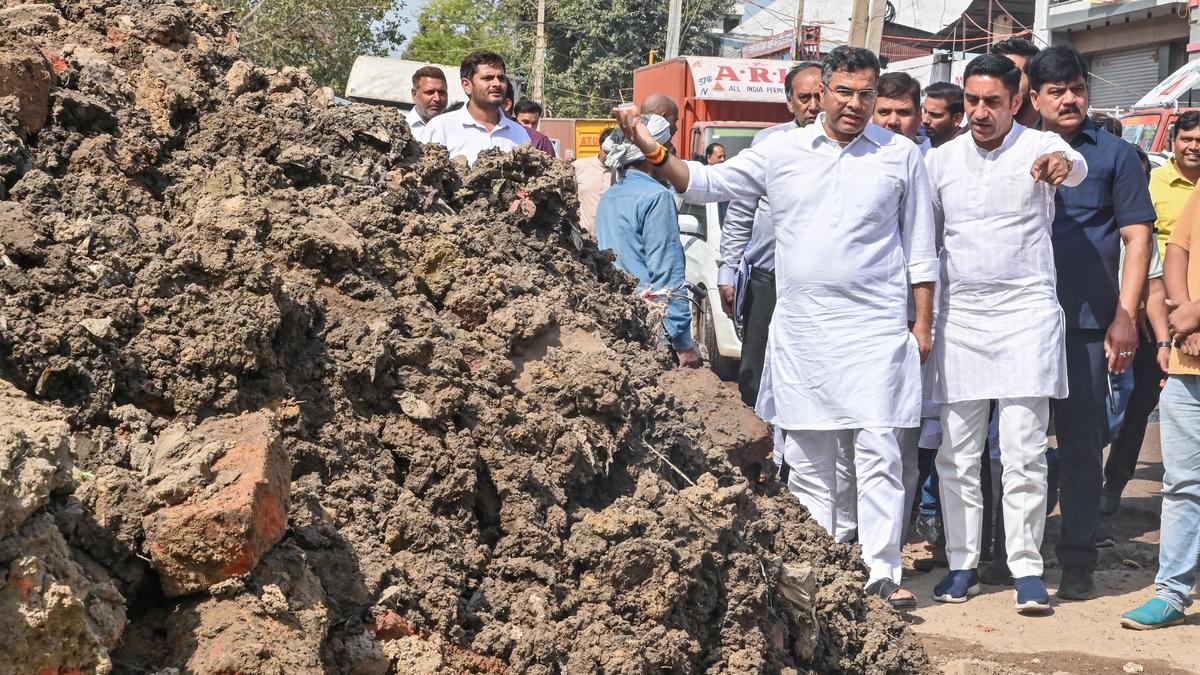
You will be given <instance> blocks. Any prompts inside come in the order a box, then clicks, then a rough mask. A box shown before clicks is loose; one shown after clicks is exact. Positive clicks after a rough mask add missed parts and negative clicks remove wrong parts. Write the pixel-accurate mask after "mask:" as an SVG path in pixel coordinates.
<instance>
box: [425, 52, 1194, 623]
mask: <svg viewBox="0 0 1200 675" xmlns="http://www.w3.org/2000/svg"><path fill="white" fill-rule="evenodd" d="M880 71H881V68H880V63H879V60H878V59H877V57H876V56H875V55H874V54H873V53H871V52H870V51H868V50H865V49H858V48H850V47H839V48H837V49H834V50H833V51H832V52H831V53H829V54H828V55H827V56H826V57H825V58H824V59H823V60H822V61H821V62H819V63H817V62H805V63H800V64H798V65H796V66H795V67H794V68H793V69H792V70H791V71H790V72H789V73H788V75H787V78H786V82H785V94H786V103H787V107H788V110H789V111H790V113H791V114H792V117H793V119H792V120H791V121H788V122H785V123H783V124H779V125H776V126H772V127H769V128H766V129H763V130H762V131H760V132H759V133H758V134H757V136H756V137H755V138H754V140H753V143H752V144H751V146H750V147H749V148H748V149H746V150H744V151H742V152H740V153H738V154H737V155H736V156H733V157H727V156H726V155H725V148H724V147H722V146H720V145H719V144H713V145H710V146H708V147H707V148H705V151H704V155H703V161H683V160H681V159H678V158H676V157H675V156H674V152H673V148H672V147H671V138H672V137H674V136H675V135H676V133H677V131H678V129H677V125H678V107H677V104H676V102H674V101H671V100H670V99H669V98H667V97H665V96H662V95H653V96H651V97H649V98H647V99H646V100H645V101H644V102H643V105H642V108H641V110H640V111H639V110H638V109H637V108H636V107H633V106H621V107H619V108H615V109H614V114H615V116H616V118H617V120H618V125H619V128H618V129H615V130H610V131H609V132H606V133H605V135H604V136H603V137H602V144H601V152H600V155H599V157H597V158H586V159H579V160H576V162H575V167H576V174H577V177H578V182H579V191H580V197H581V222H582V224H583V226H584V228H585V229H588V230H590V231H593V232H594V234H595V237H596V239H597V242H598V243H599V245H600V247H601V248H604V249H611V250H613V251H614V252H615V254H616V260H617V264H618V265H619V266H621V267H622V268H624V269H625V270H627V271H629V272H630V273H631V274H633V275H635V276H637V277H638V278H639V280H640V281H641V284H642V286H643V287H644V288H646V289H647V291H648V292H653V293H654V294H655V295H658V296H660V297H662V298H664V299H665V301H666V303H667V308H666V313H665V318H664V319H663V322H662V323H663V333H664V335H665V337H666V340H667V342H668V343H669V345H670V346H671V348H672V350H673V351H674V353H675V355H676V358H677V359H678V362H679V364H680V365H681V366H696V365H699V364H700V363H701V357H700V354H699V352H698V350H697V348H696V345H695V343H694V341H693V338H692V331H691V315H690V308H689V303H688V300H687V292H686V289H684V288H683V286H684V284H683V280H684V256H683V249H682V246H681V244H680V240H679V226H678V211H677V197H678V196H679V195H682V199H683V200H686V201H688V202H692V203H710V202H718V203H726V202H727V203H728V204H729V206H728V212H727V213H726V214H725V216H724V218H723V226H722V237H721V242H720V257H721V260H720V261H719V263H720V265H719V273H718V277H719V278H718V283H719V289H720V296H721V301H722V308H723V310H724V311H725V312H726V313H728V314H729V315H730V316H731V317H734V318H735V320H737V321H738V322H739V323H741V324H742V326H743V327H744V332H743V348H742V359H741V365H740V372H739V374H738V387H739V390H740V392H741V394H742V397H743V399H744V400H745V401H746V403H747V404H748V405H751V406H753V407H754V409H755V410H756V412H757V413H758V414H759V415H760V416H761V417H762V418H763V419H764V420H766V421H767V422H769V423H770V424H771V425H773V427H774V428H775V429H776V442H775V445H776V447H775V461H776V463H777V465H778V467H779V469H780V477H781V479H782V480H783V481H785V482H786V485H787V487H788V489H789V491H791V492H792V494H794V495H795V496H796V498H797V499H798V500H799V501H800V502H801V503H802V504H803V505H804V506H805V507H806V508H807V510H808V511H809V513H810V514H811V516H812V517H813V518H814V519H815V520H816V521H817V522H819V523H820V524H821V525H822V526H823V527H824V528H825V529H826V530H828V531H829V533H830V534H831V536H833V537H834V539H835V540H837V541H840V542H848V541H857V542H858V543H859V544H860V546H861V549H862V554H863V559H864V562H865V564H866V567H867V569H868V571H869V579H868V581H867V588H868V590H869V591H870V592H872V593H874V594H877V595H878V596H879V597H881V598H884V599H885V600H886V601H887V602H889V603H890V604H891V605H892V606H894V607H896V608H897V609H899V610H907V609H911V608H913V607H915V606H916V599H915V598H914V597H913V595H912V594H911V593H910V592H908V591H907V590H905V589H904V588H902V586H901V582H902V579H901V562H900V550H901V545H902V543H903V541H904V540H905V537H906V536H907V530H908V525H909V523H910V520H911V519H912V514H913V512H914V507H915V511H916V522H917V524H918V528H917V529H918V531H919V532H920V533H921V534H923V535H924V536H925V537H926V538H927V540H928V541H929V548H930V550H931V554H932V555H931V558H930V559H929V560H928V561H924V562H925V563H926V568H930V567H932V566H936V565H938V564H944V565H946V566H948V567H949V571H948V573H947V574H946V575H945V577H944V578H943V579H942V580H941V581H940V582H939V583H938V584H937V585H936V587H935V589H934V598H935V599H936V600H938V601H942V602H964V601H966V600H967V599H968V598H970V597H971V596H973V595H975V594H977V593H979V591H980V587H981V584H982V583H988V584H1002V585H1011V586H1013V587H1014V602H1015V607H1016V609H1017V611H1019V612H1021V613H1042V612H1046V611H1048V610H1049V609H1050V606H1051V605H1050V597H1049V592H1048V590H1047V587H1046V585H1045V583H1044V581H1043V578H1042V577H1043V571H1044V567H1045V566H1044V561H1043V559H1042V555H1041V546H1042V538H1043V532H1044V528H1045V522H1046V517H1047V514H1048V513H1050V512H1051V511H1052V510H1053V509H1054V508H1055V506H1056V505H1057V506H1058V507H1059V508H1060V509H1061V523H1062V526H1061V533H1060V536H1059V541H1058V542H1057V543H1056V546H1055V555H1056V558H1057V561H1058V565H1059V567H1061V569H1062V576H1061V579H1060V581H1059V583H1058V588H1057V592H1056V594H1057V596H1058V598H1060V599H1063V600H1084V599H1088V598H1091V597H1094V595H1095V594H1096V587H1095V580H1094V571H1095V568H1096V565H1097V561H1098V548H1102V547H1105V546H1111V545H1113V543H1114V540H1115V537H1114V536H1113V534H1112V532H1111V529H1110V528H1109V526H1108V523H1109V522H1110V521H1111V519H1112V518H1113V517H1114V514H1116V513H1117V511H1118V508H1119V505H1120V498H1121V493H1122V491H1123V489H1124V487H1125V485H1126V484H1127V483H1128V481H1129V480H1130V478H1131V477H1132V475H1133V470H1134V468H1135V466H1136V463H1137V456H1138V452H1139V450H1140V447H1141V444H1142V440H1143V437H1144V435H1145V431H1146V423H1147V419H1148V417H1149V415H1150V413H1151V411H1152V410H1153V409H1154V408H1155V407H1156V406H1158V407H1159V408H1160V410H1161V437H1162V452H1163V465H1164V470H1165V477H1164V485H1163V514H1162V527H1161V545H1160V569H1159V573H1158V576H1157V579H1156V587H1157V594H1156V596H1155V597H1154V598H1152V599H1150V600H1149V601H1147V602H1146V603H1144V604H1143V605H1141V606H1139V607H1137V608H1135V609H1132V610H1130V611H1128V612H1126V613H1125V614H1123V615H1122V618H1121V621H1122V624H1123V625H1125V626H1128V627H1131V628H1138V629H1149V628H1159V627H1163V626H1169V625H1175V624H1178V623H1182V622H1183V621H1184V610H1185V609H1186V607H1187V606H1188V605H1189V604H1190V599H1189V595H1190V592H1191V589H1192V587H1193V585H1194V584H1195V581H1196V577H1195V569H1196V562H1197V558H1198V556H1200V260H1198V261H1196V262H1192V261H1191V259H1190V256H1189V251H1190V243H1191V241H1192V237H1193V234H1200V199H1198V198H1197V197H1196V196H1195V186H1196V181H1197V180H1198V179H1200V114H1197V113H1195V112H1188V113H1185V114H1183V115H1181V116H1180V117H1179V118H1178V121H1177V123H1176V125H1175V129H1174V132H1173V133H1174V136H1173V151H1174V155H1173V157H1172V158H1171V159H1170V160H1169V161H1168V162H1167V163H1166V165H1164V166H1162V167H1160V168H1158V169H1155V170H1154V171H1153V172H1151V171H1150V169H1149V164H1148V162H1147V159H1146V157H1145V155H1144V153H1141V152H1140V150H1139V149H1137V148H1136V147H1135V146H1133V145H1131V144H1129V143H1126V142H1125V141H1124V140H1122V139H1121V138H1120V137H1119V129H1116V131H1117V132H1118V133H1117V134H1113V133H1110V132H1109V131H1105V130H1104V129H1103V128H1102V126H1101V124H1099V123H1098V122H1097V120H1095V119H1093V118H1092V117H1090V116H1089V115H1088V93H1089V91H1088V77H1089V75H1088V68H1087V63H1086V61H1085V60H1084V59H1083V57H1082V56H1081V55H1080V54H1079V53H1078V52H1076V51H1075V50H1074V49H1072V48H1070V47H1066V46H1054V47H1049V48H1046V49H1043V50H1039V49H1037V48H1036V47H1035V46H1034V45H1033V44H1032V43H1031V42H1029V41H1028V40H1024V39H1021V38H1013V39H1009V40H1005V41H1004V42H1001V43H998V44H996V45H994V46H993V49H992V53H990V54H986V55H981V56H978V57H976V58H975V59H974V60H973V61H971V62H970V63H969V64H968V65H967V68H966V71H965V73H964V75H963V86H962V87H958V86H956V85H953V84H949V83H938V84H933V85H930V86H929V87H926V88H925V90H924V92H922V89H921V86H920V85H919V83H918V82H916V81H915V80H914V79H913V78H911V77H910V76H908V75H906V74H904V73H887V74H881V72H880ZM418 75H421V73H420V72H419V73H418ZM439 75H440V71H438V75H434V74H433V72H432V71H430V72H429V73H426V74H425V75H423V76H422V78H423V79H421V80H420V81H419V80H418V78H417V77H414V82H413V96H414V100H417V101H418V105H417V108H416V109H415V110H414V113H413V114H414V116H415V117H416V118H417V119H413V120H412V126H414V128H416V129H417V134H418V138H419V139H420V140H422V141H423V142H428V143H439V144H442V145H445V146H446V147H447V148H448V149H449V150H450V153H451V155H463V156H465V157H466V158H467V160H468V161H469V162H473V161H475V159H476V157H477V156H478V154H479V152H481V151H482V150H484V149H486V148H501V149H508V148H511V147H514V146H516V145H520V144H524V143H531V142H532V143H534V144H536V141H533V140H532V139H533V138H534V137H533V136H532V134H531V133H530V131H536V130H533V129H532V126H536V124H537V120H538V118H539V117H540V114H541V109H540V108H538V107H535V106H536V104H530V105H526V104H525V102H521V103H518V104H517V105H516V106H515V107H513V112H514V114H515V115H516V118H517V120H516V121H514V120H511V119H510V118H509V117H508V116H506V114H505V98H506V95H507V96H508V98H509V100H511V89H509V88H508V85H507V82H506V79H505V77H504V64H503V61H501V60H500V59H499V57H498V56H496V55H494V54H490V53H487V52H477V53H475V54H472V55H471V56H469V57H468V58H467V59H466V60H464V62H463V64H462V86H463V89H464V91H465V92H466V93H467V95H468V98H469V101H468V103H467V105H466V106H464V108H463V109H462V110H460V111H455V112H449V113H446V112H444V109H445V103H446V96H445V82H444V78H441V77H439ZM439 79H440V80H441V86H442V89H441V91H440V93H439V92H438V88H437V83H436V82H431V83H426V80H439ZM922 95H923V96H922ZM1108 123H1110V124H1119V122H1115V121H1112V120H1110V121H1109V122H1108ZM767 141H769V142H767ZM1193 298H1194V299H1193ZM1164 380H1165V387H1162V386H1160V385H1161V384H1162V383H1163V382H1164ZM1052 428H1053V436H1054V437H1055V438H1056V440H1057V448H1050V447H1048V438H1049V435H1050V432H1051V429H1052ZM1110 443H1111V447H1112V449H1111V451H1110V454H1109V457H1108V460H1107V462H1105V461H1104V459H1103V449H1104V447H1105V446H1106V445H1109V444H1110ZM987 559H990V561H991V564H990V565H988V566H986V567H981V563H983V562H984V561H985V560H987Z"/></svg>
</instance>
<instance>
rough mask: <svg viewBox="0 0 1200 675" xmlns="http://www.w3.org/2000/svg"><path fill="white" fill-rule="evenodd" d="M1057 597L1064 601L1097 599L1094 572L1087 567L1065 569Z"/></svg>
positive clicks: (1059, 583)
mask: <svg viewBox="0 0 1200 675" xmlns="http://www.w3.org/2000/svg"><path fill="white" fill-rule="evenodd" d="M1055 595H1056V596H1058V597H1059V598H1062V599H1063V600H1090V599H1092V598H1094V597H1096V584H1095V583H1094V582H1093V581H1092V570H1091V569H1089V568H1087V567H1064V568H1063V574H1062V580H1061V581H1059V582H1058V592H1057V593H1055Z"/></svg>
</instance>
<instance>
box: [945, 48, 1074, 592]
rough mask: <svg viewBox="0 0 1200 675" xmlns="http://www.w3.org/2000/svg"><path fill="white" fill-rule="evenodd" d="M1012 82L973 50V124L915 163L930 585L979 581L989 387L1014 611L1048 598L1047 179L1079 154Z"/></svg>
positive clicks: (1063, 387) (1052, 374) (1070, 182)
mask: <svg viewBox="0 0 1200 675" xmlns="http://www.w3.org/2000/svg"><path fill="white" fill-rule="evenodd" d="M1020 84H1021V71H1020V69H1019V68H1018V67H1017V66H1016V65H1014V64H1013V62H1012V61H1011V60H1009V59H1008V58H1006V57H1003V56H1000V55H996V54H988V55H983V56H979V57H976V58H975V60H974V61H972V62H971V63H970V64H968V65H967V69H966V71H965V72H964V75H963V87H964V89H965V90H966V91H965V100H966V107H967V115H968V118H969V120H970V130H971V133H969V134H962V135H960V136H958V137H957V138H955V139H954V140H951V141H949V142H947V143H946V144H944V145H942V146H941V147H939V148H938V149H936V150H934V151H933V152H931V153H930V154H929V157H928V158H927V159H926V163H927V165H928V168H929V180H930V185H931V187H932V191H933V203H934V213H935V215H936V217H937V219H938V222H939V225H941V227H942V232H943V235H942V260H943V264H942V279H941V297H940V299H939V306H938V313H937V317H938V318H937V330H936V331H935V333H936V335H937V341H936V343H935V344H934V348H933V353H934V363H935V368H936V374H937V385H936V386H935V389H934V396H935V397H936V398H935V400H936V401H937V402H938V403H940V404H942V405H941V411H942V447H941V449H940V451H939V452H938V455H937V460H936V461H937V470H938V475H939V476H940V480H941V496H942V518H943V521H944V523H945V527H946V552H947V555H948V557H949V559H950V572H949V574H948V575H947V576H946V578H945V579H943V580H942V581H941V582H940V583H938V584H937V586H935V587H934V598H935V599H937V600H940V601H942V602H963V601H965V600H966V599H967V598H968V597H969V596H971V595H974V594H976V593H978V592H979V575H978V573H977V568H978V566H979V553H980V527H981V522H982V520H981V519H982V515H983V493H982V490H981V486H980V475H979V470H980V460H981V456H982V453H983V448H984V443H985V442H986V440H987V439H986V436H987V428H988V414H989V410H990V408H991V402H992V401H993V400H995V401H996V402H997V406H998V413H999V417H1000V461H1001V463H1002V465H1003V474H1002V482H1003V485H1004V497H1003V501H1002V508H1003V509H1004V511H1003V513H1004V529H1005V544H1006V549H1007V553H1008V566H1009V569H1011V570H1012V575H1013V577H1014V579H1015V586H1016V606H1017V610H1018V611H1020V612H1023V613H1024V612H1043V611H1046V610H1049V608H1050V597H1049V595H1048V594H1047V593H1046V586H1045V584H1043V583H1042V579H1041V575H1042V557H1041V554H1040V553H1039V551H1038V549H1039V548H1040V546H1041V543H1042V533H1043V530H1044V528H1045V524H1046V428H1047V424H1048V422H1049V416H1050V399H1051V398H1063V397H1065V396H1066V395H1067V370H1066V369H1067V361H1066V348H1065V332H1064V330H1065V329H1064V323H1063V315H1062V311H1061V309H1060V308H1059V304H1058V296H1057V294H1056V292H1055V283H1056V277H1055V272H1054V250H1053V247H1052V246H1051V242H1050V235H1051V223H1052V221H1053V220H1054V192H1055V189H1056V187H1057V186H1058V185H1065V186H1074V185H1078V184H1079V183H1080V182H1081V181H1083V179H1084V177H1085V176H1086V175H1087V164H1086V163H1085V162H1084V160H1083V156H1082V155H1080V154H1079V153H1078V152H1076V151H1074V150H1072V149H1071V146H1070V145H1068V144H1067V143H1066V141H1064V140H1062V138H1061V137H1059V136H1058V135H1057V134H1053V133H1047V132H1042V131H1036V130H1033V129H1028V128H1026V127H1023V126H1021V125H1020V124H1018V123H1016V122H1015V121H1014V120H1013V116H1014V115H1015V114H1016V112H1017V111H1018V110H1019V109H1020V107H1021V99H1020V97H1019V96H1018V92H1019V91H1020Z"/></svg>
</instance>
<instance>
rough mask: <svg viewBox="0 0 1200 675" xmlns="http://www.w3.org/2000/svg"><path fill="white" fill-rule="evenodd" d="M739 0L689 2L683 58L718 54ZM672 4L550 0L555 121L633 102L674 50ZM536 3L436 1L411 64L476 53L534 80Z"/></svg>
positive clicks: (549, 81) (423, 20) (549, 71)
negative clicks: (719, 35) (645, 78)
mask: <svg viewBox="0 0 1200 675" xmlns="http://www.w3.org/2000/svg"><path fill="white" fill-rule="evenodd" d="M732 4H733V3H732V0H684V3H683V30H682V34H683V40H682V45H681V47H680V53H681V54H689V55H690V54H712V53H713V48H714V39H713V36H712V33H711V32H710V31H711V30H712V29H713V28H714V27H715V26H717V25H718V24H719V22H720V20H721V18H722V17H723V16H725V15H726V13H727V12H729V11H730V10H731V9H732ZM667 5H668V2H667V0H546V80H545V82H546V85H545V88H546V93H545V95H546V100H545V103H546V104H547V105H548V106H549V108H550V112H551V113H552V114H553V115H554V116H555V117H594V116H604V117H606V116H608V115H609V112H610V110H611V108H612V106H613V104H614V103H615V102H619V101H628V100H630V99H631V97H632V95H633V71H634V70H636V69H637V68H639V67H641V66H644V65H646V64H647V63H648V62H649V54H650V50H651V49H653V50H654V52H655V54H657V55H658V58H660V59H661V58H662V54H663V52H664V51H665V49H666V40H667V36H666V32H667ZM536 19H537V2H536V0H483V2H470V0H430V3H429V5H427V6H426V8H425V10H424V11H423V12H422V13H421V16H420V18H419V20H418V23H419V26H420V27H419V30H418V33H417V34H416V35H414V36H413V38H412V40H411V42H410V43H409V44H410V46H409V49H408V52H406V53H405V58H410V59H414V60H422V61H433V62H435V63H445V64H450V65H454V64H457V63H458V62H459V61H461V60H462V57H463V56H465V55H466V54H468V53H469V52H471V51H473V50H475V49H491V50H492V51H496V52H499V53H500V54H501V55H502V56H504V57H505V60H506V61H507V62H508V70H509V72H511V73H515V74H517V75H520V76H522V77H524V78H526V83H527V87H526V89H525V93H526V94H527V95H528V94H530V93H532V88H531V87H529V86H528V85H529V84H531V83H530V82H529V77H530V75H531V74H532V73H533V54H534V36H535V31H536V23H535V21H536Z"/></svg>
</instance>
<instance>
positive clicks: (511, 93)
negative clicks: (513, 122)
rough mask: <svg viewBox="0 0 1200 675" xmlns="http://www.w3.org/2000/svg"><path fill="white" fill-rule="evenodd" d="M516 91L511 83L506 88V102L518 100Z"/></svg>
mask: <svg viewBox="0 0 1200 675" xmlns="http://www.w3.org/2000/svg"><path fill="white" fill-rule="evenodd" d="M515 89H516V87H514V86H513V83H512V82H509V83H508V84H507V85H506V86H505V87H504V100H505V101H511V100H513V99H514V98H516V96H517V95H516V94H515V93H514V91H515ZM513 114H514V115H515V114H516V113H513Z"/></svg>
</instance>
